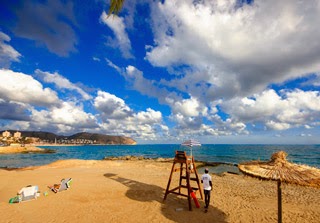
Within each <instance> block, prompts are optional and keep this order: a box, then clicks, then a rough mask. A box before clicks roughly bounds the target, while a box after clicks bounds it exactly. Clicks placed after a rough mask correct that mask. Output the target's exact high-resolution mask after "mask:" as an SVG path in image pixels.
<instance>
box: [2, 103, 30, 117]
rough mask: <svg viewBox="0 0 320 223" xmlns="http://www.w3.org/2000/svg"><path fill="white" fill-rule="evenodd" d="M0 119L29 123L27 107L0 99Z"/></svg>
mask: <svg viewBox="0 0 320 223" xmlns="http://www.w3.org/2000/svg"><path fill="white" fill-rule="evenodd" d="M0 119H3V120H19V121H21V120H23V121H30V118H29V106H27V105H25V104H22V103H16V102H8V101H5V100H2V99H0Z"/></svg>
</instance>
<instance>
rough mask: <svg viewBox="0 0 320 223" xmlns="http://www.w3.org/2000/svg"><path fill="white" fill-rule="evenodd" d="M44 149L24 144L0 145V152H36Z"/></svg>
mask: <svg viewBox="0 0 320 223" xmlns="http://www.w3.org/2000/svg"><path fill="white" fill-rule="evenodd" d="M45 151H46V149H42V148H39V147H37V146H34V145H24V146H1V147H0V154H15V153H32V152H34V153H36V152H45Z"/></svg>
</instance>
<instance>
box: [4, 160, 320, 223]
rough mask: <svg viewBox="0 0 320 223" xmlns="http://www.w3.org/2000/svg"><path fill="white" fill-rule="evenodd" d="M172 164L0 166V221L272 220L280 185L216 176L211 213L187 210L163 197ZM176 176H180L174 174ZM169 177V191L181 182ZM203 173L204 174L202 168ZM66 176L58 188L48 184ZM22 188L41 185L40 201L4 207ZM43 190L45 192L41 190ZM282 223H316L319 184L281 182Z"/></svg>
mask: <svg viewBox="0 0 320 223" xmlns="http://www.w3.org/2000/svg"><path fill="white" fill-rule="evenodd" d="M171 167H172V163H171V162H156V161H152V160H143V161H119V160H118V161H84V160H64V161H57V162H55V163H52V164H49V165H46V166H41V167H35V168H32V167H30V168H25V169H22V170H10V171H8V170H3V169H1V170H0V179H1V180H0V216H1V217H0V222H20V223H22V222H57V223H58V222H59V223H61V222H157V223H158V222H181V223H185V222H232V223H236V222H268V223H270V222H277V184H276V183H275V182H272V181H260V180H258V179H254V178H250V177H246V176H243V175H234V174H223V175H221V176H218V175H213V174H212V178H213V191H212V194H211V195H212V197H211V204H210V207H209V211H208V213H204V208H203V207H204V202H203V201H202V200H201V199H200V194H199V192H198V193H197V197H198V198H199V201H200V205H201V207H200V208H196V207H195V205H194V202H193V201H192V205H193V210H192V211H189V210H188V201H187V198H185V197H181V196H177V195H174V194H169V195H168V196H167V199H166V201H165V202H163V197H164V193H165V189H166V186H167V183H168V179H169V175H170V172H171ZM175 174H177V173H175ZM175 174H174V177H173V180H172V182H171V188H173V187H175V186H178V182H177V181H176V177H175ZM200 174H202V173H200ZM68 177H71V178H72V179H73V183H72V186H71V188H70V189H68V190H67V191H63V192H60V193H57V194H55V193H53V192H51V191H49V190H48V188H47V185H52V184H54V183H59V182H60V180H61V179H62V178H68ZM27 185H38V186H39V190H40V191H41V196H40V197H39V198H38V199H37V200H32V201H28V202H22V203H18V204H9V203H8V201H9V199H10V198H11V197H13V196H15V195H16V193H17V191H19V190H20V189H21V188H22V187H24V186H27ZM46 191H48V196H44V195H43V193H44V192H46ZM282 196H283V222H299V223H303V222H319V219H320V199H319V198H320V189H315V188H309V187H301V186H296V185H284V186H283V189H282Z"/></svg>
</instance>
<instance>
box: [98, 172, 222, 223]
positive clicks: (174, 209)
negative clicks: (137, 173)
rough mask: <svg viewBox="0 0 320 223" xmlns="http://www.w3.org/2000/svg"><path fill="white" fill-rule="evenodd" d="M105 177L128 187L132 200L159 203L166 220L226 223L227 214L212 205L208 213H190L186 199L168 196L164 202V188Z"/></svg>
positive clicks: (109, 174)
mask: <svg viewBox="0 0 320 223" xmlns="http://www.w3.org/2000/svg"><path fill="white" fill-rule="evenodd" d="M104 177H106V178H108V179H111V180H114V181H116V182H118V183H121V184H122V185H124V186H126V187H128V190H127V192H126V193H125V195H126V196H127V197H128V198H130V199H132V200H135V201H139V202H153V201H156V202H159V203H160V204H161V213H162V214H163V215H164V216H165V217H166V218H168V219H170V220H172V221H174V222H179V223H185V218H186V217H187V218H188V220H189V221H190V222H219V223H225V222H226V220H225V218H226V215H225V213H224V212H222V211H221V210H219V209H218V208H216V207H213V206H212V205H210V207H209V212H208V213H204V209H203V208H193V211H189V208H188V207H189V206H188V201H187V199H186V198H184V197H181V196H176V195H171V194H170V195H168V196H167V198H166V200H165V202H164V201H163V198H164V194H165V189H164V188H162V187H159V186H157V185H153V184H146V183H142V182H139V181H136V180H133V179H128V178H123V177H119V176H117V175H116V174H112V173H106V174H104ZM200 204H201V206H202V207H204V202H203V201H200ZM180 210H182V211H180ZM194 213H201V214H202V213H203V215H201V216H203V217H200V218H199V214H197V215H195V214H194ZM182 216H183V218H182Z"/></svg>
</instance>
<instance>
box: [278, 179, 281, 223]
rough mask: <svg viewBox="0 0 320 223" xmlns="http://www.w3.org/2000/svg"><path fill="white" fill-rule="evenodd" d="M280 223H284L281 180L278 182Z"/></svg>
mask: <svg viewBox="0 0 320 223" xmlns="http://www.w3.org/2000/svg"><path fill="white" fill-rule="evenodd" d="M278 223H282V191H281V180H278Z"/></svg>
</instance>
